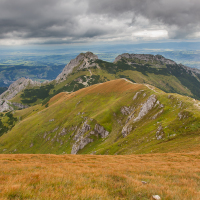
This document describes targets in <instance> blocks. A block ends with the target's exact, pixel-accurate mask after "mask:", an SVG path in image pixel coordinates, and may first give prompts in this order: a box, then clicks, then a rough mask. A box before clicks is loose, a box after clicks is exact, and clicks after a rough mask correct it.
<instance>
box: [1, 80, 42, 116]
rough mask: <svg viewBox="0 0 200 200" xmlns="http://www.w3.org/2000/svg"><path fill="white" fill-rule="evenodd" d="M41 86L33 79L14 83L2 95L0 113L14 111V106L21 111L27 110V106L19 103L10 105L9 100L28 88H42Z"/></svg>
mask: <svg viewBox="0 0 200 200" xmlns="http://www.w3.org/2000/svg"><path fill="white" fill-rule="evenodd" d="M40 85H41V84H40V83H39V82H36V81H32V80H31V79H26V78H20V79H18V80H17V81H15V82H14V83H12V84H11V85H10V86H9V88H8V89H7V90H6V91H5V92H4V93H2V94H1V95H0V112H3V111H11V110H13V107H12V106H11V105H12V104H13V105H14V106H16V107H18V108H20V109H23V108H27V106H25V105H22V104H19V103H9V102H8V100H10V99H12V98H13V97H14V96H16V95H17V94H18V93H19V92H21V91H22V90H24V89H25V88H26V87H27V86H40Z"/></svg>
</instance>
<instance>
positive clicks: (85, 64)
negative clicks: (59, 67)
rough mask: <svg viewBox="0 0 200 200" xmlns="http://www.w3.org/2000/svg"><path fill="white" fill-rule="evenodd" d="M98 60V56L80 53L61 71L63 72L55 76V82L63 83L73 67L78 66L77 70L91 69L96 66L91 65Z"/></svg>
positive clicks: (90, 53)
mask: <svg viewBox="0 0 200 200" xmlns="http://www.w3.org/2000/svg"><path fill="white" fill-rule="evenodd" d="M96 59H98V56H97V55H95V54H93V53H92V52H87V53H81V54H79V55H78V56H77V57H76V58H75V59H72V60H71V61H70V62H69V63H68V64H67V65H66V66H65V68H64V69H63V71H62V72H61V73H60V74H59V75H58V76H57V78H56V81H57V82H59V81H63V80H65V78H66V77H67V75H68V74H70V73H72V71H73V69H74V67H77V66H79V67H78V68H79V69H83V68H89V67H93V66H95V65H96V64H95V63H91V61H94V60H96Z"/></svg>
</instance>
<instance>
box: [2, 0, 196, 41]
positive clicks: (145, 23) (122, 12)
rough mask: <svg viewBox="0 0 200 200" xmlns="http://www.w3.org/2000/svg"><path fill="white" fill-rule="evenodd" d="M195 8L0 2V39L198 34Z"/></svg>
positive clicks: (122, 2)
mask: <svg viewBox="0 0 200 200" xmlns="http://www.w3.org/2000/svg"><path fill="white" fill-rule="evenodd" d="M199 11H200V1H199V0H176V1H174V0H173V1H172V0H151V1H150V0H139V1H138V0H101V1H100V0H68V1H66V0H56V1H55V0H17V1H16V0H0V40H1V41H0V43H8V44H9V41H12V43H15V41H19V44H20V43H45V44H47V43H51V44H54V43H58V44H60V43H62V42H63V43H70V42H84V41H85V42H86V41H90V40H92V41H102V40H103V41H106V40H108V41H112V40H118V41H119V40H138V39H147V40H148V39H159V38H167V37H168V38H178V39H180V38H195V37H196V38H198V37H200V34H199V32H200V21H199V19H200V12H199ZM17 44H18V43H17Z"/></svg>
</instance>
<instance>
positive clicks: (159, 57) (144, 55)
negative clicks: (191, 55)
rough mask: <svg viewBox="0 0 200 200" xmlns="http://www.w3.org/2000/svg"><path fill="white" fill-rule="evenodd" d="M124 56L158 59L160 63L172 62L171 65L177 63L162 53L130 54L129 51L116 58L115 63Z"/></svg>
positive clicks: (146, 59) (150, 59)
mask: <svg viewBox="0 0 200 200" xmlns="http://www.w3.org/2000/svg"><path fill="white" fill-rule="evenodd" d="M122 58H125V59H135V58H137V59H139V60H144V61H147V62H148V61H158V62H160V63H165V64H171V65H175V64H176V62H174V61H173V60H170V59H166V58H165V57H163V56H161V55H155V56H154V55H151V54H128V53H124V54H122V55H119V56H117V57H116V58H115V60H114V63H116V62H118V61H120V60H121V59H122Z"/></svg>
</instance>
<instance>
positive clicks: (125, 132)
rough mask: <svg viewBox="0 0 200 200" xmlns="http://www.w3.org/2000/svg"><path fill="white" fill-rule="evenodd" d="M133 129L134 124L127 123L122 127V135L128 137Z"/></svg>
mask: <svg viewBox="0 0 200 200" xmlns="http://www.w3.org/2000/svg"><path fill="white" fill-rule="evenodd" d="M131 131H132V126H131V125H130V124H127V125H125V126H124V127H123V128H122V135H123V137H126V136H127V135H128V134H129V133H130V132H131Z"/></svg>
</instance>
